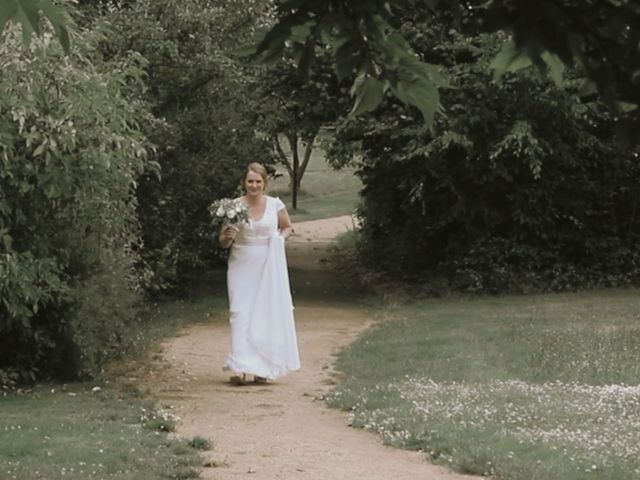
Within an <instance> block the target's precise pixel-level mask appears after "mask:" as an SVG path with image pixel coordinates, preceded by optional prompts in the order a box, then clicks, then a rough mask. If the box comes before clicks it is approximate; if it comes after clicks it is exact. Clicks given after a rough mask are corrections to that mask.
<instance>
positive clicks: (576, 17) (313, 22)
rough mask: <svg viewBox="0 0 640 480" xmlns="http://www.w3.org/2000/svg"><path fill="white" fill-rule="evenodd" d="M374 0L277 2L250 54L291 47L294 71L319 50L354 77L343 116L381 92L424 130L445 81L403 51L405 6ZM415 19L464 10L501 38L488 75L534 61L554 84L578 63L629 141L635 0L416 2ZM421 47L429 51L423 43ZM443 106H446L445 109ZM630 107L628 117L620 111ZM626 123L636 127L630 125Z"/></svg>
mask: <svg viewBox="0 0 640 480" xmlns="http://www.w3.org/2000/svg"><path fill="white" fill-rule="evenodd" d="M408 3H414V4H416V3H415V2H397V1H392V2H389V1H382V0H364V1H360V2H352V1H348V0H332V1H327V2H318V1H312V0H302V1H300V0H288V1H284V2H281V3H279V5H278V8H279V12H280V14H279V18H278V21H277V22H276V23H275V24H274V25H273V26H272V28H271V29H270V30H269V31H268V32H267V33H266V34H264V36H263V37H262V38H261V39H260V40H259V41H258V42H257V45H256V46H255V48H253V49H252V50H246V51H247V52H250V53H252V54H253V55H254V56H255V57H256V58H257V59H258V60H259V61H262V62H264V63H267V62H273V61H276V60H278V59H281V58H282V57H283V53H284V52H285V50H286V48H287V47H288V48H290V49H291V50H292V51H293V52H294V54H297V55H295V56H296V58H297V63H298V65H299V67H300V69H301V70H302V71H305V72H306V71H307V70H308V69H309V66H310V65H313V63H314V58H315V57H314V54H315V53H314V52H315V45H316V44H318V43H319V44H321V45H323V48H324V46H325V45H328V46H329V47H330V48H331V50H332V52H333V55H334V64H335V68H336V71H337V75H338V77H339V78H340V79H344V78H350V79H353V88H352V94H353V95H354V97H355V101H354V108H353V110H352V114H354V115H355V114H358V113H364V112H367V111H370V110H373V109H374V108H376V107H377V106H378V105H380V104H381V102H382V100H383V98H384V94H385V93H386V92H387V91H389V92H391V93H392V94H393V95H394V96H395V97H396V98H397V99H399V100H401V101H402V102H404V103H406V104H408V105H412V106H415V107H417V108H418V109H419V110H420V111H421V113H422V115H423V118H424V121H425V123H426V125H427V126H429V127H430V126H432V124H433V121H434V114H435V113H437V112H438V111H439V109H440V104H439V102H440V98H439V95H440V92H439V88H441V87H445V86H446V85H447V84H446V81H443V80H444V79H443V78H442V76H441V75H440V73H439V72H438V71H437V69H435V68H434V67H433V65H432V64H430V63H429V60H428V59H426V58H423V57H422V56H421V53H422V52H421V51H420V50H417V51H415V52H416V53H414V49H412V48H411V47H412V46H413V45H411V46H410V42H407V41H406V40H405V39H407V38H408V37H407V36H405V35H404V34H403V32H402V23H403V21H404V20H406V19H405V18H403V15H404V12H405V11H406V8H407V4H408ZM416 7H417V8H416V9H415V10H414V12H415V13H416V15H419V16H424V15H426V16H427V17H429V18H432V19H437V16H438V14H439V13H438V12H439V10H441V9H443V8H446V9H449V10H450V11H451V15H452V19H453V21H454V22H455V24H459V23H460V21H461V19H463V18H464V17H465V16H468V15H469V13H470V12H473V14H474V15H476V16H478V18H480V19H481V21H482V28H483V29H484V31H491V32H496V31H503V32H509V33H510V35H511V38H504V37H503V44H504V47H503V49H502V50H501V51H500V52H499V53H497V52H494V55H495V54H496V53H497V56H496V57H495V60H494V62H493V63H492V65H491V67H490V68H493V69H494V71H495V74H496V78H498V77H501V76H502V75H503V74H504V73H505V72H507V71H514V70H519V69H521V68H524V67H526V66H528V65H531V64H534V65H536V66H537V67H539V69H540V70H542V71H549V72H550V73H551V76H552V78H553V79H554V81H556V82H559V81H560V80H561V78H562V74H563V71H564V68H565V67H569V68H571V67H574V66H575V65H576V64H577V65H579V67H580V71H581V74H582V75H583V76H584V78H585V79H586V83H587V84H588V85H589V86H590V87H593V91H594V92H595V91H597V92H598V94H599V95H600V97H601V98H602V99H603V100H604V101H605V102H606V103H607V104H608V105H609V107H610V108H612V110H613V111H614V112H615V113H616V114H618V115H619V116H621V117H623V121H621V123H620V125H619V130H621V132H622V133H624V134H625V137H622V138H627V139H631V140H633V141H635V142H637V140H638V136H637V131H638V128H637V126H638V121H639V119H640V109H637V108H636V107H637V105H638V104H640V88H638V76H639V75H640V56H638V55H637V45H638V43H639V41H640V33H639V31H638V28H637V25H638V21H639V20H640V5H638V3H637V2H634V1H624V2H620V1H613V0H612V1H606V2H604V1H598V0H588V1H586V2H575V1H571V0H531V1H527V2H518V1H514V0H497V1H491V2H486V1H484V0H466V1H460V0H456V1H453V2H442V1H441V0H425V1H422V2H418V3H417V4H416ZM429 48H433V49H437V48H438V44H437V43H432V44H430V45H429ZM444 104H445V106H446V107H448V105H446V102H444ZM631 110H633V111H632V112H631V113H629V112H630V111H631ZM634 126H635V130H634V129H633V127H634Z"/></svg>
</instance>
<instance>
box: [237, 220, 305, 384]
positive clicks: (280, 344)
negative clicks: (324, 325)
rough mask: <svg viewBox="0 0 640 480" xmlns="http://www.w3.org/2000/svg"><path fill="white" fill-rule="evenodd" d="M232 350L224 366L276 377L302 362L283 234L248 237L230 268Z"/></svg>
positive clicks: (240, 245)
mask: <svg viewBox="0 0 640 480" xmlns="http://www.w3.org/2000/svg"><path fill="white" fill-rule="evenodd" d="M227 287H228V293H229V309H230V324H231V352H230V353H229V356H228V357H227V360H226V364H225V369H227V370H232V371H234V372H236V373H249V374H253V375H258V376H261V377H265V378H269V379H275V378H278V377H282V376H284V375H286V374H287V373H289V372H290V371H293V370H298V369H299V368H300V358H299V353H298V342H297V338H296V330H295V322H294V316H293V302H292V299H291V290H290V287H289V275H288V272H287V262H286V254H285V248H284V239H283V238H282V236H280V234H279V233H274V234H272V235H271V236H269V237H267V238H245V239H242V240H241V241H237V242H236V244H234V246H233V247H232V249H231V254H230V257H229V264H228V270H227Z"/></svg>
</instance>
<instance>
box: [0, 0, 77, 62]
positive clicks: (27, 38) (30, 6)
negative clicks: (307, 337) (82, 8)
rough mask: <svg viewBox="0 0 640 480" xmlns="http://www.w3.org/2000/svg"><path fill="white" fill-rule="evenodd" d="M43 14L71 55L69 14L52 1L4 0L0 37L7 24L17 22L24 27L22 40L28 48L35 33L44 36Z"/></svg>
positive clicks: (0, 12) (1, 8)
mask: <svg viewBox="0 0 640 480" xmlns="http://www.w3.org/2000/svg"><path fill="white" fill-rule="evenodd" d="M41 14H43V15H44V16H45V17H46V18H47V20H49V22H50V24H51V26H52V27H53V29H54V30H55V32H56V35H57V36H58V39H59V41H60V45H61V46H62V48H63V49H64V51H65V53H69V49H70V47H71V41H70V38H69V30H68V28H67V27H68V25H69V23H70V22H69V19H68V16H67V12H66V10H65V9H64V8H63V7H61V6H59V5H55V4H54V3H53V1H52V0H2V2H1V3H0V35H1V34H2V32H3V30H4V28H5V26H6V25H7V23H9V22H10V21H15V22H17V23H20V24H21V25H22V39H23V42H24V44H25V45H27V46H28V45H29V43H30V42H31V36H32V35H33V34H34V33H35V34H36V35H41V34H42V31H43V28H42V22H41Z"/></svg>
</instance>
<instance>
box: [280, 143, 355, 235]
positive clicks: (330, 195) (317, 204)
mask: <svg viewBox="0 0 640 480" xmlns="http://www.w3.org/2000/svg"><path fill="white" fill-rule="evenodd" d="M278 172H279V173H281V174H282V176H280V177H278V178H276V179H275V180H271V181H270V185H269V194H270V195H273V196H279V197H280V198H281V199H282V200H283V201H284V202H285V203H286V205H287V208H288V210H289V213H290V214H291V218H292V219H293V220H294V221H297V222H302V221H307V220H317V219H321V218H330V217H335V216H339V215H347V214H350V213H353V212H354V210H355V209H356V206H357V204H358V192H359V191H360V188H361V185H362V184H361V182H360V179H359V178H358V177H356V176H355V175H354V174H353V169H352V168H345V169H342V170H339V171H335V170H333V169H332V168H331V167H330V166H329V165H328V164H327V163H326V162H325V160H324V157H323V153H322V151H321V150H320V149H315V150H314V151H313V153H312V155H311V160H310V161H309V166H308V168H307V171H306V172H305V175H304V177H303V179H302V187H301V188H302V191H301V192H300V194H299V197H298V209H297V210H294V209H293V208H292V205H291V192H290V189H289V176H288V174H287V172H286V170H284V169H283V168H282V167H279V168H278Z"/></svg>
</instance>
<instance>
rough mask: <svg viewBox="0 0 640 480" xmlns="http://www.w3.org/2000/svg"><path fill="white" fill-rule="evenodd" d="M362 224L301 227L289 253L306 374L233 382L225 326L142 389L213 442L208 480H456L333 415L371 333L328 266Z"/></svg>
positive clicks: (167, 351)
mask: <svg viewBox="0 0 640 480" xmlns="http://www.w3.org/2000/svg"><path fill="white" fill-rule="evenodd" d="M352 226H353V221H352V219H351V218H350V217H339V218H333V219H327V220H318V221H313V222H305V223H300V224H297V225H295V228H296V235H295V237H292V239H291V240H290V241H289V244H288V246H287V249H288V257H289V264H290V271H291V281H292V287H293V293H294V302H295V305H296V310H295V314H296V324H297V328H298V337H299V344H300V352H301V357H302V370H300V371H299V372H296V373H294V374H292V375H290V376H288V377H286V378H284V379H282V380H279V381H276V382H272V383H269V384H267V385H252V386H244V387H237V386H231V385H230V384H229V383H228V381H227V380H228V376H227V374H226V373H225V372H222V370H221V368H220V366H221V365H222V363H223V361H224V358H225V355H226V354H227V351H228V347H229V338H228V335H229V331H228V325H227V324H226V322H224V321H217V322H215V321H212V322H210V323H206V324H201V325H195V326H191V327H189V328H187V329H185V330H184V331H183V332H181V335H180V336H177V337H175V338H173V339H171V340H169V341H168V342H166V343H165V344H164V345H163V347H162V355H160V356H159V358H158V359H157V360H156V364H155V365H152V366H151V367H150V369H149V370H148V374H147V377H146V378H145V379H144V381H143V384H145V385H146V386H147V388H149V389H150V390H151V393H152V394H153V395H154V396H155V397H157V398H158V399H159V401H160V404H161V405H171V406H172V407H173V409H172V411H173V413H174V414H176V415H178V417H179V421H178V425H177V434H178V435H180V436H184V437H188V438H191V437H194V436H196V435H199V436H203V437H206V438H210V439H211V440H212V441H213V442H214V444H215V446H214V449H213V450H211V451H210V452H205V456H206V457H207V458H208V462H209V465H210V468H204V469H203V470H202V477H203V478H205V479H218V480H227V479H238V478H250V479H261V480H263V479H264V480H272V479H286V480H292V479H296V480H297V479H313V480H334V479H335V480H338V479H340V480H341V479H349V480H357V479H362V480H374V479H380V480H386V479H389V480H419V479H425V480H427V479H429V480H445V479H446V480H454V479H465V478H466V479H470V478H472V477H468V476H464V475H456V474H452V473H449V472H447V471H446V470H445V469H443V468H441V467H436V466H433V465H431V464H429V463H428V462H427V461H426V460H425V458H424V455H422V454H420V453H417V452H409V451H403V450H398V449H393V448H390V447H386V446H384V445H382V444H381V443H380V439H379V437H378V436H376V435H374V434H371V433H367V432H365V431H361V430H358V429H354V428H349V426H348V420H347V416H346V415H345V414H344V413H342V412H339V411H335V410H331V409H328V408H327V407H326V406H325V405H324V402H323V401H322V396H323V395H324V394H325V393H326V392H327V391H328V390H329V389H330V388H331V385H332V384H333V383H334V378H335V375H334V374H333V373H332V368H331V365H332V362H333V359H334V356H335V354H336V353H337V352H338V351H339V350H340V349H341V348H343V347H344V346H345V345H347V344H349V343H350V342H352V341H353V340H354V339H355V338H356V337H357V335H358V334H360V333H361V332H362V331H363V330H365V329H366V328H367V327H369V326H370V325H371V323H372V322H371V320H370V319H369V318H367V314H366V311H365V310H364V309H362V308H360V307H359V305H358V303H357V301H354V300H353V297H351V298H350V297H349V295H348V294H345V288H344V285H343V284H341V276H340V275H338V274H336V273H335V272H331V271H329V270H328V269H327V268H326V262H325V255H326V248H327V246H328V245H329V243H330V241H331V239H332V238H333V237H334V236H335V235H337V234H339V233H341V232H344V231H346V230H348V229H350V228H352Z"/></svg>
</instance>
